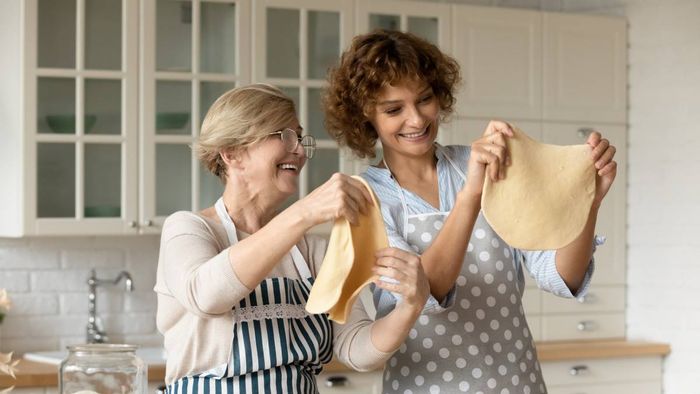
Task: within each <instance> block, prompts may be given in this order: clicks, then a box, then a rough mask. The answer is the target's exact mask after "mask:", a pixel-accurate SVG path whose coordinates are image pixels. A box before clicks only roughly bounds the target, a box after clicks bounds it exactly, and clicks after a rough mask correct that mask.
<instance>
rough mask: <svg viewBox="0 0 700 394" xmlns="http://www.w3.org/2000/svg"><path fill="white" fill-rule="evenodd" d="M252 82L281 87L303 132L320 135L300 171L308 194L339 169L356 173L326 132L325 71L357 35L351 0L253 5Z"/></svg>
mask: <svg viewBox="0 0 700 394" xmlns="http://www.w3.org/2000/svg"><path fill="white" fill-rule="evenodd" d="M253 21H254V27H253V32H254V33H253V34H252V35H251V39H252V45H253V57H252V58H253V70H254V71H253V81H254V82H262V83H269V84H273V85H275V86H279V87H280V88H281V89H282V90H283V91H284V92H285V93H287V94H288V95H289V96H290V97H292V99H294V101H295V103H296V108H297V114H298V117H299V122H300V123H301V125H302V127H304V130H305V131H304V132H305V133H308V134H311V135H313V136H314V137H315V138H316V144H317V146H316V151H315V153H314V157H313V158H312V159H311V160H309V161H307V163H306V165H305V166H304V168H303V169H302V172H301V175H300V185H299V195H298V196H295V197H293V198H290V200H289V201H288V202H287V204H289V203H291V202H292V201H293V200H295V199H296V198H298V197H303V196H305V195H306V194H308V193H309V192H310V191H311V190H313V189H315V188H317V187H318V186H320V185H321V184H323V183H324V182H326V181H327V180H328V178H330V176H331V175H333V173H335V172H352V163H351V161H347V160H345V155H344V152H342V151H341V150H340V149H339V148H338V145H337V144H336V142H335V140H334V139H333V138H331V136H330V135H329V134H328V133H327V132H326V130H325V126H324V124H323V122H324V115H323V109H322V106H321V96H322V90H323V88H324V86H325V84H326V73H327V71H328V69H329V68H330V67H332V66H334V65H335V64H336V63H337V62H338V59H339V57H340V54H341V52H342V51H343V49H345V47H347V45H348V44H349V43H350V40H351V39H352V34H353V31H352V26H353V11H352V2H348V1H342V0H334V1H326V0H260V1H256V2H255V3H254V9H253Z"/></svg>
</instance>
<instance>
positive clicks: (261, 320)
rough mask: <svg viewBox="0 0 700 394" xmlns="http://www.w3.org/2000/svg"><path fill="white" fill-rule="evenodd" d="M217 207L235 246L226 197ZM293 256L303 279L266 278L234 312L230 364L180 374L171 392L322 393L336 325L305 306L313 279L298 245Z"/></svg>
mask: <svg viewBox="0 0 700 394" xmlns="http://www.w3.org/2000/svg"><path fill="white" fill-rule="evenodd" d="M215 207H216V211H217V214H218V215H219V217H220V219H221V222H222V223H223V224H224V228H225V229H226V233H227V235H228V239H229V242H230V243H231V245H233V244H235V243H237V242H238V237H237V236H236V228H235V226H234V224H233V221H232V220H231V217H230V216H229V215H228V213H227V211H226V207H225V206H224V203H223V200H222V199H221V198H220V199H219V200H218V201H217V202H216V205H215ZM290 253H291V255H292V260H293V261H294V265H295V267H296V269H297V271H298V272H299V276H300V277H301V278H305V279H302V280H298V279H291V278H283V277H280V278H267V279H265V280H263V281H262V282H261V283H260V285H258V287H256V288H255V289H254V290H253V291H252V292H251V293H250V294H248V295H247V296H246V297H244V298H243V299H242V300H241V301H240V302H239V304H238V305H237V306H236V307H234V308H233V309H232V311H231V313H232V314H233V321H234V324H233V343H232V346H231V357H230V358H229V361H228V363H227V364H224V365H220V366H218V367H215V368H213V369H211V370H209V371H206V372H204V373H201V374H198V375H194V376H187V377H184V378H181V379H179V380H177V381H176V382H174V383H173V384H171V385H170V386H168V390H167V392H168V393H169V394H200V393H202V394H208V393H212V394H219V393H318V389H317V387H316V378H315V376H314V375H317V374H319V373H320V372H321V368H322V365H323V364H325V363H328V362H329V361H330V359H331V356H332V348H333V346H332V337H333V335H332V328H331V323H330V321H329V320H328V317H327V315H325V314H323V315H309V314H308V313H306V311H305V310H304V307H305V305H306V300H307V299H308V297H309V292H310V291H311V286H312V284H313V278H312V277H311V272H310V271H309V267H308V266H307V264H306V261H305V260H304V257H303V256H302V254H301V252H300V251H299V249H298V248H297V246H296V245H295V246H294V247H293V248H292V250H291V252H290Z"/></svg>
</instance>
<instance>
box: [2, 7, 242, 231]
mask: <svg viewBox="0 0 700 394" xmlns="http://www.w3.org/2000/svg"><path fill="white" fill-rule="evenodd" d="M249 8H250V5H249V2H248V1H235V0H226V1H222V0H217V1H199V0H192V1H174V0H158V1H138V0H26V1H25V0H8V1H3V2H1V3H0V22H1V23H2V25H3V26H4V31H7V34H4V33H3V34H2V35H0V36H2V38H1V41H0V45H1V48H2V50H3V52H4V53H9V54H15V56H5V57H4V59H3V60H2V63H1V66H0V71H2V74H0V75H1V77H0V78H2V80H3V86H5V84H7V87H8V88H7V90H5V91H4V92H3V93H2V94H0V97H2V98H1V100H2V102H3V111H5V109H6V110H7V113H3V119H6V122H5V124H3V125H2V135H3V144H0V145H1V147H0V153H2V155H3V157H4V158H6V160H3V165H2V167H1V168H0V176H2V177H3V179H7V180H8V186H9V187H8V188H7V189H5V190H3V192H2V194H1V196H0V205H1V206H2V207H3V208H2V210H0V236H23V235H70V234H74V235H95V234H138V233H144V232H158V231H159V226H160V224H162V222H163V220H164V218H165V217H166V216H167V215H169V214H170V213H172V212H175V211H177V210H197V209H200V208H202V207H205V206H209V205H211V204H212V203H213V202H214V201H215V199H216V198H217V197H218V196H219V195H220V193H221V190H222V187H221V184H220V182H219V180H218V179H216V178H214V177H213V176H211V175H209V174H208V173H207V172H206V171H204V170H203V169H202V168H201V167H200V166H199V164H198V163H197V161H196V160H195V158H194V156H193V154H192V151H191V149H190V145H191V144H192V143H193V142H194V140H195V137H196V136H197V134H198V133H199V125H200V123H201V119H202V117H203V116H204V114H205V113H206V110H207V108H208V107H209V106H210V105H211V103H212V102H213V101H214V99H216V98H217V97H218V96H219V95H220V94H221V93H223V92H224V91H226V90H228V89H230V88H232V87H234V86H236V85H239V84H246V83H249V82H250V67H249V62H248V59H249V57H250V49H249V47H248V46H247V44H246V43H247V42H248V36H249V31H248V30H249V28H248V25H247V23H249V21H250V10H249ZM139 23H140V25H139ZM4 104H7V106H5V105H4ZM6 136H7V138H5V137H6Z"/></svg>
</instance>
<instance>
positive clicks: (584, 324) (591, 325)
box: [576, 321, 595, 331]
mask: <svg viewBox="0 0 700 394" xmlns="http://www.w3.org/2000/svg"><path fill="white" fill-rule="evenodd" d="M576 329H577V330H579V331H595V322H592V321H580V322H578V324H577V325H576Z"/></svg>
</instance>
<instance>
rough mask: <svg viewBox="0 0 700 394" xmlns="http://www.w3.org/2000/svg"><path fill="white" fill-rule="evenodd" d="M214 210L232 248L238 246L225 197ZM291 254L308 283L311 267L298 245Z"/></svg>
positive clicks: (234, 227)
mask: <svg viewBox="0 0 700 394" xmlns="http://www.w3.org/2000/svg"><path fill="white" fill-rule="evenodd" d="M214 208H216V213H217V214H218V215H219V219H220V220H221V223H222V224H223V225H224V229H225V230H226V235H227V236H228V242H229V244H230V245H231V246H233V245H235V244H237V243H238V235H237V234H236V225H235V224H233V220H231V216H230V215H229V214H228V211H227V210H226V205H224V198H223V197H219V199H218V200H217V201H216V204H214ZM290 254H291V255H292V261H293V262H294V266H295V267H296V269H297V272H298V273H299V277H300V278H301V279H303V280H304V281H308V279H309V278H311V271H310V270H309V266H308V265H307V264H306V260H305V259H304V256H303V255H302V254H301V251H300V250H299V248H298V247H297V246H296V245H294V246H293V247H292V250H291V251H290Z"/></svg>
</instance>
